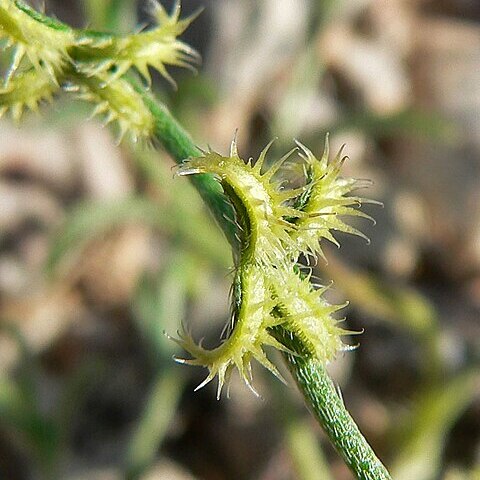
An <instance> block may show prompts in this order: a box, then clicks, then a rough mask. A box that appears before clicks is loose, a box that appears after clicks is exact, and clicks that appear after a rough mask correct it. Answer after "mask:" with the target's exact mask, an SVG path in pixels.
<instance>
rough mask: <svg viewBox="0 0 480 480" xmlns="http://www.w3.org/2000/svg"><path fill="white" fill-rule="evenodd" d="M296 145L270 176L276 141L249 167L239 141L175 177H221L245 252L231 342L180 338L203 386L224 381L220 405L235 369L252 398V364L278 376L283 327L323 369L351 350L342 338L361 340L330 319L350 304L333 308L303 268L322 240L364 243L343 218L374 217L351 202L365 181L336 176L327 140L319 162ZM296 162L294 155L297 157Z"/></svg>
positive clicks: (239, 261) (187, 164)
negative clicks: (296, 174)
mask: <svg viewBox="0 0 480 480" xmlns="http://www.w3.org/2000/svg"><path fill="white" fill-rule="evenodd" d="M297 145H298V147H297V148H295V149H293V150H292V151H290V152H289V153H287V154H286V155H284V156H283V157H282V158H280V159H279V160H277V161H276V162H274V163H273V165H272V166H270V167H269V168H266V167H265V163H266V162H265V159H266V156H267V152H268V150H269V147H270V146H271V143H270V144H269V145H268V146H267V147H266V148H265V149H264V150H263V151H262V152H261V154H260V156H259V158H258V160H257V161H256V162H255V163H252V161H251V160H250V161H248V162H245V161H244V160H242V159H241V158H240V157H239V155H238V151H237V146H236V141H235V140H234V141H233V142H232V146H231V149H230V154H229V156H228V157H224V156H222V155H220V154H218V153H215V152H212V151H207V152H203V154H202V155H201V156H199V157H195V158H189V159H188V160H186V161H184V162H183V164H182V165H181V166H180V167H179V168H178V171H177V174H178V175H195V174H202V173H203V174H204V173H209V174H212V175H214V177H215V178H216V179H217V180H218V181H219V183H220V184H221V186H222V188H223V191H224V194H225V196H226V197H227V198H228V200H229V201H230V202H231V204H232V205H233V207H234V210H235V222H236V226H237V238H238V239H239V245H238V254H237V256H236V265H235V279H234V285H235V286H236V288H233V289H232V292H233V299H232V310H233V311H232V321H231V323H232V328H231V331H230V335H229V336H228V338H226V339H225V340H224V341H223V343H222V344H221V345H220V346H219V347H217V348H215V349H213V350H207V349H205V348H203V347H202V346H201V345H197V344H195V342H194V341H193V339H192V337H191V335H190V334H189V333H188V332H186V331H185V330H184V331H181V332H180V339H178V340H177V341H178V343H179V344H180V345H181V346H182V347H183V348H184V349H185V350H186V351H187V352H189V353H190V355H191V356H192V357H193V358H192V359H179V360H178V361H180V362H183V363H187V364H190V365H200V366H203V367H206V368H208V370H209V374H208V376H207V378H206V379H205V381H204V382H202V383H201V384H200V385H199V387H197V388H200V387H202V386H203V385H205V384H206V383H208V382H209V381H211V380H212V379H213V378H214V377H215V376H218V388H217V396H218V397H219V396H220V393H221V391H222V387H223V385H224V383H225V382H227V381H228V378H229V376H230V374H231V371H232V368H233V367H236V368H237V370H238V371H239V373H240V376H241V377H242V379H243V380H244V381H245V383H246V384H247V385H248V386H249V387H250V389H252V390H253V391H255V390H254V389H253V386H252V375H251V366H250V362H251V360H252V359H256V360H258V361H259V362H260V363H261V364H262V365H264V366H265V367H266V368H267V369H268V370H270V371H271V372H272V373H273V374H274V375H276V376H277V377H279V378H281V375H280V373H279V371H278V369H277V368H276V367H275V365H274V364H273V363H272V362H271V361H270V360H269V359H268V358H267V355H266V353H265V350H264V347H268V346H271V347H274V348H277V349H279V350H284V351H285V350H287V351H288V350H289V349H288V348H287V347H286V346H285V345H283V344H282V343H281V342H280V341H278V340H277V338H276V337H275V332H274V327H278V326H281V327H282V328H283V329H284V330H285V331H286V332H290V333H292V334H294V335H295V336H296V337H298V338H300V339H302V343H303V345H304V348H305V349H306V352H305V353H306V354H308V355H311V356H313V357H315V358H316V359H318V361H319V362H322V363H327V362H329V361H331V360H333V359H334V358H335V356H336V355H337V353H338V352H340V351H345V350H349V349H351V348H352V347H351V346H350V345H347V344H345V343H344V342H343V341H342V337H343V336H344V335H346V334H349V333H356V332H349V331H347V330H345V329H343V328H341V327H340V326H339V325H338V324H339V321H338V320H336V319H335V318H334V316H333V314H334V313H335V312H336V311H338V310H339V309H341V308H343V307H344V305H330V304H329V303H328V302H327V301H326V300H325V298H324V297H323V293H324V292H325V290H326V287H322V286H320V287H318V286H317V287H314V286H313V285H312V283H311V282H310V278H309V275H306V274H305V268H304V267H302V265H301V264H299V263H298V260H299V258H300V257H301V256H302V255H303V256H306V255H314V254H315V253H316V252H318V251H320V241H321V240H322V239H323V238H326V239H328V240H330V241H332V242H335V243H337V241H336V240H335V237H334V236H333V232H334V231H342V232H347V233H353V234H356V235H360V236H363V234H361V233H360V232H359V231H358V230H356V229H355V228H353V227H351V226H349V225H347V224H346V223H344V221H343V219H342V217H344V216H346V215H349V216H362V217H368V215H366V214H365V213H363V212H361V211H360V210H359V209H358V207H359V206H360V205H361V203H362V202H363V201H364V199H362V198H360V197H357V196H350V194H351V193H352V191H353V190H355V189H357V188H359V187H360V186H363V183H359V182H357V181H355V180H353V179H344V178H342V177H340V176H339V174H340V166H341V164H342V162H343V161H344V157H342V156H341V152H339V154H338V155H337V156H336V157H335V158H334V160H333V161H329V159H328V154H329V149H328V137H327V140H326V146H325V151H324V154H323V156H322V157H321V158H320V159H317V158H315V156H314V155H313V154H312V152H310V150H308V149H307V148H306V147H305V146H304V145H302V144H301V143H299V142H297ZM293 154H297V155H296V157H295V158H294V159H292V157H293ZM286 162H289V167H290V168H291V166H292V162H295V163H297V164H299V165H297V166H298V167H299V168H297V170H299V171H302V172H304V175H303V177H304V178H303V184H302V185H300V186H299V187H298V186H297V187H295V188H288V187H286V186H285V180H284V177H283V176H282V168H283V167H284V164H285V163H286ZM368 218H369V217H368Z"/></svg>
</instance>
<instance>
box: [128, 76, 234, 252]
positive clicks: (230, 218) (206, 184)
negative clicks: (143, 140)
mask: <svg viewBox="0 0 480 480" xmlns="http://www.w3.org/2000/svg"><path fill="white" fill-rule="evenodd" d="M129 81H130V82H131V83H132V85H133V87H134V88H135V90H136V91H137V92H138V93H139V94H140V95H142V97H143V100H144V102H145V105H146V106H147V107H148V108H149V110H150V111H151V112H152V114H153V116H154V118H155V133H154V135H155V140H157V141H159V142H160V143H161V144H162V145H163V147H164V148H165V150H166V151H167V152H168V153H169V154H170V155H171V156H172V157H173V158H174V159H175V161H176V162H177V163H181V162H182V161H183V160H185V159H187V158H188V157H198V156H199V155H201V153H202V152H201V151H200V149H199V148H198V147H197V146H196V145H195V143H194V142H193V140H192V138H191V137H190V135H189V134H188V132H186V131H185V129H184V128H183V127H182V126H181V125H180V124H179V123H178V122H177V120H176V119H175V118H174V117H173V116H172V114H171V113H170V112H169V111H168V109H167V107H166V106H165V105H163V104H161V103H159V102H157V101H156V99H155V98H154V97H153V95H152V94H150V92H148V91H146V90H145V88H144V87H143V86H142V85H141V84H140V83H139V82H138V81H136V80H135V79H132V78H129ZM190 180H191V182H192V183H193V185H195V187H196V189H197V190H198V192H199V193H200V195H201V197H202V198H203V200H204V201H205V203H206V204H207V205H208V207H209V208H210V210H211V212H212V213H213V215H214V217H215V219H216V220H217V222H218V223H219V225H220V227H221V228H222V230H223V232H224V233H225V236H226V237H227V239H228V241H229V242H230V244H231V245H232V247H233V248H237V244H238V241H237V239H236V238H235V222H234V220H235V215H234V211H233V207H232V205H231V204H230V203H229V202H228V201H227V200H226V198H225V195H223V190H222V187H221V186H220V184H219V183H218V182H217V181H216V180H215V179H214V178H213V176H212V175H208V174H203V175H191V176H190Z"/></svg>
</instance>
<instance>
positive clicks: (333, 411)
mask: <svg viewBox="0 0 480 480" xmlns="http://www.w3.org/2000/svg"><path fill="white" fill-rule="evenodd" d="M133 85H134V87H135V89H136V90H137V92H138V93H140V94H141V95H142V96H143V98H144V101H145V104H146V105H147V107H148V108H149V109H150V111H151V112H152V114H153V115H154V117H155V136H156V140H158V141H159V142H160V143H161V144H162V145H163V147H164V148H165V150H167V152H168V153H169V154H170V155H171V156H172V157H173V158H174V159H175V160H176V161H177V162H181V161H182V160H184V159H185V158H188V157H189V156H196V155H199V153H200V151H199V149H198V147H196V146H195V144H194V143H193V141H192V139H191V137H190V136H189V135H188V133H187V132H186V131H185V130H184V129H183V128H182V127H181V126H180V125H179V123H178V122H177V121H176V120H175V119H174V118H173V116H172V115H171V114H170V112H169V111H168V109H167V108H166V107H165V106H163V105H160V104H158V103H157V102H156V101H155V99H154V98H153V96H152V95H150V94H149V93H147V92H145V90H144V89H143V87H141V86H140V85H139V84H138V83H136V82H133ZM193 181H194V185H195V186H196V188H197V189H198V191H199V192H200V194H201V195H202V197H203V199H204V200H205V202H206V203H207V205H208V206H209V207H210V209H211V210H212V212H213V214H214V215H215V217H216V219H217V221H218V223H219V224H220V226H221V227H222V229H223V231H224V232H225V235H226V236H227V238H228V239H229V241H230V243H231V244H232V245H236V240H235V229H234V227H233V224H232V222H231V220H233V218H234V216H233V210H232V208H231V205H230V204H228V203H226V201H225V200H224V196H223V194H222V189H221V187H220V185H219V184H218V182H216V181H215V180H214V179H213V178H212V177H211V176H210V175H199V176H198V177H197V176H194V178H193ZM225 217H227V218H228V219H229V221H227V220H226V218H225ZM279 336H281V337H282V341H284V343H285V344H287V345H288V344H290V345H289V346H291V348H292V350H294V351H302V346H301V343H300V341H299V340H298V339H296V338H290V337H288V338H287V334H286V332H285V331H284V330H281V331H279ZM285 359H286V361H287V364H288V367H289V369H290V371H291V373H292V376H293V377H294V379H295V381H296V382H297V385H298V387H299V388H300V390H301V392H302V394H303V395H304V397H305V400H306V402H307V405H308V406H309V407H310V409H311V410H312V412H313V414H314V415H315V417H316V418H317V419H318V421H319V422H320V424H321V426H322V427H323V429H324V430H325V432H326V433H327V435H328V436H329V438H330V440H331V442H332V443H333V445H334V446H335V448H336V449H337V451H338V452H339V454H340V455H341V456H342V457H343V458H344V460H345V462H346V464H347V465H348V467H349V468H350V469H351V471H352V472H353V473H354V474H355V475H356V477H357V478H358V479H359V480H390V479H391V477H390V475H389V473H388V472H387V470H386V468H385V467H384V466H383V464H382V462H381V461H380V460H379V459H378V457H377V456H376V455H375V453H374V452H373V450H372V448H371V447H370V445H369V444H368V442H367V441H366V439H365V437H364V436H363V435H362V433H361V432H360V430H359V429H358V427H357V425H356V424H355V422H354V420H353V419H352V417H351V416H350V414H349V413H348V411H347V409H346V408H345V405H344V403H343V401H342V399H341V398H340V397H339V395H338V393H337V390H336V388H335V385H334V383H333V382H332V380H331V379H330V377H329V376H328V374H327V372H326V370H325V367H324V366H323V365H322V364H321V363H320V362H318V361H315V360H314V359H311V358H308V357H304V356H293V355H285Z"/></svg>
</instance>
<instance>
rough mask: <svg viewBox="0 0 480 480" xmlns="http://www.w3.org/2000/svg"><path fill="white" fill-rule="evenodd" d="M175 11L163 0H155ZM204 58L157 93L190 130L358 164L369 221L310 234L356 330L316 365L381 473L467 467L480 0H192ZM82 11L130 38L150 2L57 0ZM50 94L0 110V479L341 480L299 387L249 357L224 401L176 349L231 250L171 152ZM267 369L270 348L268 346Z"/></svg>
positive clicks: (343, 473)
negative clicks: (249, 384) (349, 348)
mask: <svg viewBox="0 0 480 480" xmlns="http://www.w3.org/2000/svg"><path fill="white" fill-rule="evenodd" d="M163 3H164V5H165V6H166V7H167V8H171V7H172V3H173V2H172V1H165V2H163ZM199 7H204V10H203V12H202V14H201V15H200V16H199V17H198V19H197V20H195V22H194V23H193V24H192V26H191V27H190V28H189V30H188V31H187V32H186V34H185V35H184V36H183V39H184V40H185V41H186V42H188V43H190V44H191V45H192V46H193V47H195V48H196V49H197V50H198V51H199V52H200V53H201V55H202V58H203V62H202V65H200V66H199V73H198V74H197V75H192V74H191V72H188V71H181V70H177V69H171V70H170V72H171V73H172V75H173V77H174V78H175V79H176V80H177V83H178V90H176V91H175V90H174V89H172V88H171V86H170V85H168V84H167V83H166V82H164V81H163V80H162V79H160V78H158V77H156V79H155V82H154V86H153V88H154V90H155V91H156V92H157V94H158V96H159V97H160V98H161V99H162V100H163V101H164V102H165V103H166V104H167V105H168V106H169V107H170V108H171V110H172V111H173V112H174V114H175V115H176V116H177V117H178V118H179V120H180V121H181V123H182V124H183V125H185V126H186V127H187V129H188V130H189V131H190V132H191V133H192V135H193V136H194V138H195V139H196V141H197V142H198V144H199V145H200V146H202V147H204V146H206V144H207V143H208V144H210V145H211V146H212V148H214V149H217V150H218V151H220V152H224V153H226V152H227V151H228V146H229V142H230V140H231V139H232V137H233V134H234V131H235V130H236V129H238V141H239V150H240V154H241V156H243V157H244V158H248V157H249V156H253V157H256V156H257V155H258V153H259V152H260V150H261V149H262V148H263V146H264V145H265V144H266V143H267V142H268V141H269V140H270V139H271V138H272V137H274V136H277V137H278V140H277V142H276V143H275V145H274V147H273V149H272V153H271V158H275V157H277V158H278V154H279V153H281V154H283V153H285V152H286V151H287V150H289V149H290V148H291V146H292V144H293V139H294V138H297V139H299V140H300V141H301V142H302V143H305V144H306V145H307V146H308V147H309V148H310V149H311V150H313V151H314V152H316V153H317V154H318V155H320V154H321V152H322V151H323V146H324V141H325V134H326V132H330V140H331V147H332V150H333V151H336V150H337V149H338V148H339V147H340V146H341V145H342V144H343V143H346V150H345V152H346V153H347V154H348V155H349V157H350V159H349V160H348V161H347V162H346V164H345V166H344V174H345V175H346V176H353V177H358V178H369V179H372V180H373V182H374V184H373V186H372V187H371V188H370V189H369V190H368V191H366V192H365V193H364V195H365V196H368V197H371V198H374V199H376V200H380V201H382V202H383V203H384V208H379V207H376V206H368V213H370V214H371V215H373V216H374V217H375V218H376V220H377V224H376V225H375V226H373V225H371V224H368V223H360V222H359V224H358V226H359V227H360V228H361V229H362V231H364V232H365V233H366V234H367V235H368V236H369V237H370V239H371V244H370V245H366V243H365V242H364V241H362V240H361V239H360V240H359V239H358V238H349V237H347V236H345V235H343V236H340V235H339V236H338V238H339V240H340V241H341V243H342V248H341V249H340V250H338V249H337V248H335V247H333V248H330V247H329V246H326V247H325V250H326V256H327V257H328V259H329V262H328V265H325V263H324V262H323V261H319V262H318V265H317V266H316V268H315V274H316V276H318V277H319V278H320V279H321V281H322V282H324V283H328V282H329V281H330V280H331V279H333V280H334V287H333V288H332V289H331V291H330V292H329V296H330V299H331V300H332V301H335V302H341V301H343V300H344V299H349V300H350V305H349V307H348V308H347V309H346V310H345V312H346V313H345V314H346V316H347V322H348V326H349V328H351V329H365V332H364V333H363V334H362V335H361V336H358V337H355V339H354V341H358V343H359V348H357V349H356V350H355V351H353V352H349V353H347V354H345V355H344V356H341V357H340V358H339V359H338V360H337V361H336V362H334V363H333V364H332V365H331V371H332V375H333V376H334V378H335V380H336V382H337V383H338V384H339V385H340V387H341V389H342V392H343V397H344V399H345V402H346V404H347V407H348V408H349V409H350V411H351V413H352V415H353V416H354V418H355V419H356V420H357V422H358V424H359V425H360V427H361V429H362V431H363V432H364V433H365V435H366V436H367V438H368V439H369V441H370V442H371V444H372V445H373V447H374V448H375V450H376V451H377V453H378V455H379V456H380V457H381V458H382V459H383V460H384V461H385V462H386V464H387V465H388V466H389V467H390V469H391V471H392V474H393V477H394V478H395V479H396V480H437V479H445V480H467V479H468V480H478V479H479V478H480V371H479V368H478V367H479V362H480V340H479V338H480V321H479V314H480V3H479V2H478V1H476V0H338V1H334V0H323V1H315V0H265V1H256V0H241V1H239V0H216V1H214V0H202V1H197V0H195V1H194V0H184V1H183V12H184V15H188V14H190V13H192V12H194V11H196V10H197V9H198V8H199ZM46 11H47V13H49V14H54V15H56V16H57V17H58V18H60V19H61V20H63V21H66V22H68V23H70V24H72V25H74V26H77V27H79V26H86V25H88V26H90V27H91V28H95V29H105V30H110V31H116V32H129V31H132V30H133V29H135V28H136V27H138V25H148V22H149V17H148V15H147V12H146V4H145V3H144V2H136V1H134V0H83V1H82V0H75V1H74V0H69V1H66V0H55V1H54V0H48V1H47V2H46ZM91 109H92V107H91V106H88V105H83V104H81V103H73V102H71V101H70V100H69V99H68V98H60V99H57V100H56V101H55V102H54V104H53V105H51V106H46V107H45V108H44V109H43V113H42V115H41V116H35V115H32V114H30V115H27V116H26V117H25V118H24V120H23V122H22V126H21V127H20V128H17V127H15V126H14V125H13V124H12V123H11V121H10V120H9V119H8V118H5V119H2V120H1V122H0V478H1V479H6V480H30V479H32V480H36V479H39V480H50V479H53V480H55V479H65V480H87V479H88V480H116V479H124V478H128V479H139V480H193V479H197V480H318V479H324V480H347V479H351V478H352V476H351V474H350V473H349V472H348V470H347V469H346V467H345V466H344V465H343V463H342V461H341V460H340V458H339V457H338V456H337V455H336V454H335V452H334V451H333V449H332V447H331V446H330V445H329V443H328V441H327V439H326V437H325V436H324V434H323V433H322V432H321V431H320V429H319V427H318V426H317V425H316V423H315V421H314V420H313V418H312V417H311V416H310V415H309V413H308V412H307V411H306V409H305V408H304V405H303V401H302V399H301V398H300V395H299V394H298V392H296V389H295V386H294V385H293V382H292V381H290V385H289V386H288V387H285V386H283V385H282V384H280V383H279V382H278V381H276V380H275V379H273V378H271V376H270V375H269V374H268V372H266V371H262V369H260V368H258V369H255V378H254V381H255V386H256V388H257V389H258V391H259V392H260V393H261V395H262V399H257V398H255V397H253V395H252V394H251V393H250V392H249V391H247V389H246V388H245V387H244V386H243V385H242V384H241V382H240V381H239V380H238V378H236V377H235V376H234V378H233V381H232V385H231V395H230V397H231V398H230V399H227V398H222V399H221V400H220V401H217V400H216V399H215V393H214V386H212V385H208V386H207V387H206V388H204V389H202V390H200V391H199V392H196V393H194V392H193V388H194V387H195V386H196V385H197V384H198V383H200V381H201V380H203V378H204V376H205V374H206V372H205V371H204V370H202V369H199V368H193V367H186V366H182V365H178V364H175V363H174V362H173V361H172V355H174V354H179V355H180V356H181V352H178V351H177V350H176V346H175V344H174V343H173V342H172V341H169V340H168V339H167V338H166V337H165V335H164V333H163V332H164V331H167V332H168V333H170V334H172V335H175V332H176V330H177V329H178V327H179V325H181V323H182V322H184V323H186V324H187V325H189V326H191V327H192V329H193V331H194V333H195V335H196V338H197V339H198V338H200V337H201V336H206V342H207V344H210V345H215V342H217V341H218V338H219V335H220V332H221V330H222V327H223V326H224V324H225V323H226V322H227V320H228V318H229V316H228V310H229V288H230V282H231V279H232V277H231V275H230V274H229V269H230V267H231V258H230V253H229V248H228V246H227V244H226V241H225V240H224V238H223V237H222V234H221V233H220V231H219V229H218V228H216V226H214V224H213V221H212V220H211V219H210V217H209V215H208V213H207V212H206V210H205V207H204V205H203V204H202V202H201V201H200V200H199V197H198V196H197V194H196V192H195V191H193V189H192V188H191V187H190V185H189V183H188V181H187V180H185V179H181V178H175V179H174V178H173V171H172V166H173V163H172V162H171V160H170V159H169V158H168V156H167V155H166V154H165V153H163V152H162V151H159V152H154V151H152V150H148V149H145V148H136V147H132V146H131V145H129V144H128V142H124V143H122V144H121V145H120V146H117V145H116V144H115V135H114V134H112V132H111V131H110V130H109V129H108V127H107V128H104V127H103V126H102V123H101V121H100V120H98V119H96V120H95V119H93V120H89V119H88V117H89V115H90V112H91ZM277 360H278V361H279V363H281V360H280V358H278V359H277Z"/></svg>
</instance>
